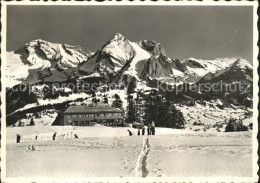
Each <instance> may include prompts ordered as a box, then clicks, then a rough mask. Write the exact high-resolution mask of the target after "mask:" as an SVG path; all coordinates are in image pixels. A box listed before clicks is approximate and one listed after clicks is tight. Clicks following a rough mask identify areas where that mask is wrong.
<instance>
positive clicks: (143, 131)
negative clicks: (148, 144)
mask: <svg viewBox="0 0 260 183" xmlns="http://www.w3.org/2000/svg"><path fill="white" fill-rule="evenodd" d="M144 134H145V128H144V127H143V129H142V135H144Z"/></svg>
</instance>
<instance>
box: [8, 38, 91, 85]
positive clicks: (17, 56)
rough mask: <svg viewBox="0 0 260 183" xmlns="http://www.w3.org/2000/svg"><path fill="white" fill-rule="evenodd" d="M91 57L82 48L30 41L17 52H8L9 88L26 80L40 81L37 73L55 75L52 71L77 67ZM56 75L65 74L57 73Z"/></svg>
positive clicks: (87, 51) (42, 41) (86, 50)
mask: <svg viewBox="0 0 260 183" xmlns="http://www.w3.org/2000/svg"><path fill="white" fill-rule="evenodd" d="M91 55H92V54H91V52H90V51H89V50H88V49H86V48H82V47H80V46H71V45H67V44H58V43H51V42H48V41H44V40H41V39H37V40H33V41H30V42H28V43H26V44H25V46H24V47H22V48H20V49H18V50H16V51H12V52H7V55H6V56H7V62H6V65H7V68H6V79H7V81H8V82H7V87H12V86H14V85H16V84H19V83H21V82H23V81H25V80H26V79H27V80H28V81H27V82H35V81H38V79H39V78H38V76H37V73H41V72H45V73H46V72H50V73H49V74H50V75H53V74H52V73H51V70H54V71H57V70H64V69H68V68H72V67H77V66H78V64H79V63H81V62H83V61H86V60H88V57H89V56H91ZM56 75H64V74H60V73H57V72H56ZM32 78H33V79H32ZM64 79H66V76H64Z"/></svg>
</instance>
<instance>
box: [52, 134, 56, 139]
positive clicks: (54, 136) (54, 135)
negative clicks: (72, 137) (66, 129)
mask: <svg viewBox="0 0 260 183" xmlns="http://www.w3.org/2000/svg"><path fill="white" fill-rule="evenodd" d="M56 135H57V132H55V133H54V134H53V136H52V140H55V139H56Z"/></svg>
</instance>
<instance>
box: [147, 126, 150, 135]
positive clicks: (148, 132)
mask: <svg viewBox="0 0 260 183" xmlns="http://www.w3.org/2000/svg"><path fill="white" fill-rule="evenodd" d="M150 134H151V124H150V123H149V124H148V126H147V135H150Z"/></svg>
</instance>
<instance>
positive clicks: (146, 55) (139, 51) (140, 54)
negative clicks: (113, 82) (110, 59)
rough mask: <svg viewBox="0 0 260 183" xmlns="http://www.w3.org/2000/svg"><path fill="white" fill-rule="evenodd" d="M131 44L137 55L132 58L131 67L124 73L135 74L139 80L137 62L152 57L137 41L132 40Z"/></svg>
mask: <svg viewBox="0 0 260 183" xmlns="http://www.w3.org/2000/svg"><path fill="white" fill-rule="evenodd" d="M130 44H131V46H132V47H133V49H134V53H135V56H134V58H133V59H132V60H131V63H130V67H129V68H128V70H127V71H125V72H124V73H123V74H125V75H129V76H133V77H135V78H136V79H137V80H139V78H138V73H137V71H136V69H137V68H136V64H137V63H138V62H139V61H141V60H147V59H149V58H150V57H151V54H150V53H148V52H147V51H145V50H144V49H142V48H141V47H140V46H139V45H138V44H137V43H134V42H130Z"/></svg>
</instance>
